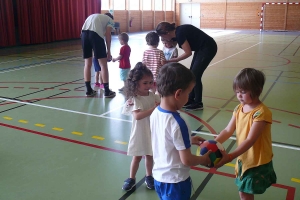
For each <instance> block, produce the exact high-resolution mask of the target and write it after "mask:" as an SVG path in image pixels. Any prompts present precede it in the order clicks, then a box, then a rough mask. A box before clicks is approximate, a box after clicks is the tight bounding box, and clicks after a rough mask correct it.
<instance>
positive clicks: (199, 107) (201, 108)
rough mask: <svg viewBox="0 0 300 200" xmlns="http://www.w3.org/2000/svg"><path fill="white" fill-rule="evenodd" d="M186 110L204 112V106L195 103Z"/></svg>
mask: <svg viewBox="0 0 300 200" xmlns="http://www.w3.org/2000/svg"><path fill="white" fill-rule="evenodd" d="M185 110H187V111H194V110H203V105H202V104H200V103H197V102H195V103H193V104H190V105H188V106H187V107H185Z"/></svg>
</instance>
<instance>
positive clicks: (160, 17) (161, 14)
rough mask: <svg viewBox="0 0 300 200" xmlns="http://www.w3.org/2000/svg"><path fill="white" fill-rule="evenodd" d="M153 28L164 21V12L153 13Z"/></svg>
mask: <svg viewBox="0 0 300 200" xmlns="http://www.w3.org/2000/svg"><path fill="white" fill-rule="evenodd" d="M154 14H155V15H154V16H155V18H154V28H155V27H156V25H157V24H158V23H159V22H162V21H165V12H164V11H155V13H154ZM144 19H145V18H144Z"/></svg>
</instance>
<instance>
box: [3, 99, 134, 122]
mask: <svg viewBox="0 0 300 200" xmlns="http://www.w3.org/2000/svg"><path fill="white" fill-rule="evenodd" d="M0 100H4V101H9V102H14V103H20V104H25V105H30V106H36V107H41V108H48V109H52V110H59V111H64V112H70V113H76V114H80V115H87V116H92V117H99V118H106V119H114V120H118V121H124V122H131V120H125V119H119V118H114V117H105V116H103V115H106V114H108V113H111V112H113V111H115V110H117V109H120V108H122V107H123V106H124V105H125V104H124V105H122V106H119V107H116V108H114V109H112V110H110V111H108V112H105V113H103V114H101V115H96V114H90V113H84V112H79V111H74V110H67V109H62V108H56V107H51V106H44V105H39V104H34V103H28V102H22V101H17V100H11V99H6V98H0Z"/></svg>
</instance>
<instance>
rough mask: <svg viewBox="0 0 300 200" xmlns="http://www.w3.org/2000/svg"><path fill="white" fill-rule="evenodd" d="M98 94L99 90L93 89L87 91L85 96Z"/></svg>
mask: <svg viewBox="0 0 300 200" xmlns="http://www.w3.org/2000/svg"><path fill="white" fill-rule="evenodd" d="M96 94H97V91H95V90H92V91H90V92H86V93H85V96H87V97H93V96H95V95H96Z"/></svg>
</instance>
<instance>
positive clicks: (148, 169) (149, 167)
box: [145, 155, 153, 176]
mask: <svg viewBox="0 0 300 200" xmlns="http://www.w3.org/2000/svg"><path fill="white" fill-rule="evenodd" d="M145 157H146V159H145V167H146V176H152V168H153V156H149V155H146V156H145Z"/></svg>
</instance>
